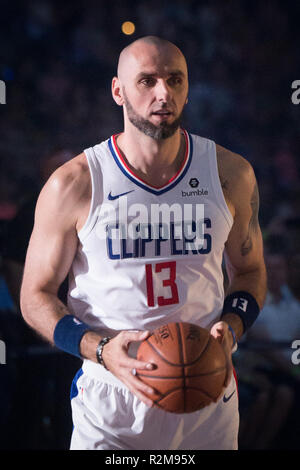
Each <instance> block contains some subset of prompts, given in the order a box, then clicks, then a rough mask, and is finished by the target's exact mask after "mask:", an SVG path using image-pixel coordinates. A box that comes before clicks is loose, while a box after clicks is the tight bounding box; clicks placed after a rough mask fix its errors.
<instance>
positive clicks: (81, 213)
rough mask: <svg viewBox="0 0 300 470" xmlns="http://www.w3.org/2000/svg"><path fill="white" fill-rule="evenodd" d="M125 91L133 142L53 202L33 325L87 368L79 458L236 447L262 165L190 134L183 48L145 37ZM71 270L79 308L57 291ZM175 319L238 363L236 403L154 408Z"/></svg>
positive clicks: (254, 311) (100, 153) (105, 151)
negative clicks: (238, 351) (239, 355)
mask: <svg viewBox="0 0 300 470" xmlns="http://www.w3.org/2000/svg"><path fill="white" fill-rule="evenodd" d="M112 95H113V99H114V100H115V102H116V103H117V104H118V105H119V106H122V107H123V112H124V130H123V132H121V133H119V134H116V135H113V136H112V137H110V138H109V139H108V140H106V141H104V142H102V143H100V144H97V145H95V146H93V147H90V148H88V149H86V150H85V151H84V152H83V153H81V154H80V155H78V156H77V157H75V158H74V159H72V160H71V161H70V162H68V163H66V164H65V165H63V166H62V167H61V168H59V169H58V170H57V171H55V172H54V173H53V175H52V176H51V177H50V179H49V180H48V182H47V183H46V185H45V186H44V188H43V189H42V191H41V193H40V196H39V200H38V203H37V207H36V215H35V225H34V229H33V233H32V236H31V240H30V243H29V248H28V252H27V259H26V264H25V270H24V278H23V284H22V289H21V308H22V312H23V316H24V318H25V320H26V321H27V322H28V323H29V324H30V325H31V326H32V327H33V328H34V329H35V330H37V331H38V332H39V333H40V334H41V335H42V336H43V337H44V338H46V339H47V340H48V341H50V342H51V343H53V344H55V345H56V346H57V347H59V348H61V349H63V350H64V351H67V352H69V353H71V354H74V355H78V356H80V357H82V358H83V365H82V369H80V371H79V372H78V374H77V375H76V377H75V379H74V382H73V386H72V395H71V396H72V411H73V421H74V430H73V434H72V440H71V449H103V450H106V449H236V448H237V434H238V424H239V416H238V393H237V388H236V381H235V379H234V376H233V367H232V360H231V355H232V350H233V349H234V348H236V342H237V341H238V340H239V338H240V337H241V336H242V334H243V333H244V332H245V331H246V329H247V328H249V327H251V324H252V323H253V322H254V321H255V319H256V317H257V315H258V313H259V310H260V309H261V307H262V305H263V303H264V298H265V291H266V287H265V285H266V276H265V265H264V260H263V248H262V237H261V232H260V228H259V223H258V206H259V197H258V189H257V184H256V180H255V176H254V172H253V169H252V167H251V166H250V164H249V163H248V162H247V161H246V160H245V159H244V158H243V157H241V156H239V155H236V154H234V153H232V152H231V151H229V150H226V149H225V148H222V147H221V146H219V145H216V144H215V143H214V142H212V141H210V140H208V139H206V138H202V137H199V136H196V135H191V134H189V133H188V132H187V131H186V130H184V129H182V128H181V127H180V122H181V115H182V111H183V109H184V106H185V104H186V103H187V99H188V70H187V64H186V61H185V58H184V56H183V54H182V52H181V51H180V50H179V49H178V48H177V47H176V46H175V45H174V44H172V43H170V42H168V41H166V40H163V39H160V38H157V37H144V38H141V39H138V40H136V41H135V42H133V43H132V44H130V45H129V46H128V47H126V48H125V49H124V50H123V51H122V53H121V54H120V58H119V63H118V72H117V76H116V77H114V78H113V80H112ZM175 203H176V207H175V206H174V204H175ZM168 208H169V209H170V208H172V210H170V211H169V214H167V215H169V216H170V217H169V219H168V217H167V216H166V214H165V213H163V211H164V210H165V212H168V211H167V210H166V209H168ZM158 209H161V213H160V214H158V215H159V216H160V217H162V218H160V219H159V217H158V215H157V211H158ZM197 211H198V212H197ZM154 219H155V220H154ZM159 220H160V221H161V222H158V221H159ZM180 229H181V232H180ZM224 249H225V251H224ZM223 253H225V259H226V266H227V272H228V277H229V281H230V285H229V290H228V292H227V293H226V294H227V295H226V298H225V299H224V289H223V274H222V259H223ZM68 274H69V299H68V307H67V306H65V305H64V304H63V303H61V302H60V301H59V299H58V297H57V292H58V288H59V286H60V284H61V283H62V282H63V280H64V279H65V277H66V276H67V275H68ZM175 321H176V322H180V321H187V322H190V323H195V324H198V325H200V326H201V327H204V328H207V329H208V330H209V331H210V332H211V334H212V335H213V336H214V337H215V338H217V339H218V340H219V341H220V342H221V344H222V345H223V348H224V351H225V354H226V357H227V362H228V367H227V378H226V381H225V384H224V394H223V393H222V396H221V397H220V398H219V399H218V400H217V401H216V402H214V403H212V404H210V405H209V406H207V407H206V408H204V409H202V410H200V411H197V412H195V413H191V414H173V413H168V412H165V411H163V410H161V409H159V408H157V407H156V406H153V399H152V398H151V393H152V389H151V388H150V387H149V386H147V385H145V384H143V382H142V381H141V380H140V379H139V378H138V377H137V376H136V375H135V370H136V369H151V368H153V367H155V365H153V364H148V363H146V362H143V361H138V360H137V359H136V357H135V351H136V346H137V345H138V344H139V342H140V341H142V340H144V339H146V338H147V337H148V336H149V335H150V333H151V331H153V330H154V329H155V328H157V327H159V326H162V325H164V324H166V323H169V322H175Z"/></svg>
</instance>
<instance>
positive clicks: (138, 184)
mask: <svg viewBox="0 0 300 470" xmlns="http://www.w3.org/2000/svg"><path fill="white" fill-rule="evenodd" d="M186 133H187V136H188V139H189V147H190V148H189V155H188V161H187V163H186V166H185V169H184V170H183V172H182V173H181V175H180V176H179V177H178V178H177V179H176V180H175V181H174V182H173V183H172V184H170V185H169V186H167V187H166V188H162V189H154V188H150V187H149V186H147V183H144V184H143V183H142V182H139V181H137V180H136V179H134V178H133V177H132V176H131V175H130V173H128V172H127V171H126V169H125V168H124V167H123V166H122V164H121V162H120V160H119V157H118V155H117V154H116V152H115V150H114V147H113V144H112V137H110V139H109V141H108V146H109V149H110V151H111V153H112V156H113V157H114V160H115V162H116V164H117V165H118V167H119V168H120V170H121V171H122V173H123V174H124V175H125V176H127V178H128V179H130V181H132V183H134V184H136V185H137V186H139V187H140V188H142V189H145V190H146V191H149V192H150V193H152V194H156V195H158V196H159V195H160V194H163V193H166V192H167V191H170V189H173V188H174V187H175V186H176V185H177V184H178V183H179V181H181V180H182V178H183V177H184V176H185V175H186V173H187V171H188V169H189V167H190V164H191V161H192V156H193V141H192V137H191V136H190V134H189V133H188V132H186Z"/></svg>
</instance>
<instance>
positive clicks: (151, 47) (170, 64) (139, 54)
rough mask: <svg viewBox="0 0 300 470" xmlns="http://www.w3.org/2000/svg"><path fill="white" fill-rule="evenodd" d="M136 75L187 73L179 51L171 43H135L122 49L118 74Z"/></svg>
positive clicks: (183, 59)
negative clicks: (158, 44)
mask: <svg viewBox="0 0 300 470" xmlns="http://www.w3.org/2000/svg"><path fill="white" fill-rule="evenodd" d="M125 71H126V75H127V74H130V75H131V76H132V75H134V76H137V75H140V74H145V75H156V74H158V75H160V74H175V73H176V74H180V75H186V74H187V67H186V62H185V58H184V56H183V54H182V53H181V51H180V50H179V49H178V48H177V47H176V46H174V45H173V44H168V43H167V44H163V45H160V46H159V47H158V46H157V45H155V44H147V43H143V42H139V43H135V44H133V45H132V46H131V47H130V48H128V49H127V50H125V51H123V55H122V57H120V61H119V68H118V74H119V73H120V74H122V72H125Z"/></svg>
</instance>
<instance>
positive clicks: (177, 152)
mask: <svg viewBox="0 0 300 470" xmlns="http://www.w3.org/2000/svg"><path fill="white" fill-rule="evenodd" d="M117 145H118V148H119V150H120V152H121V154H122V156H123V158H124V160H125V161H126V163H127V164H128V166H129V168H130V169H131V170H132V171H133V172H134V173H135V174H136V175H137V176H139V177H140V178H142V179H143V180H144V181H146V182H148V183H149V184H153V185H154V186H161V185H163V184H164V183H165V182H166V181H168V180H169V179H171V178H172V176H174V175H175V174H176V172H177V171H178V170H179V168H180V166H181V164H182V162H183V159H184V155H185V151H186V149H185V139H184V136H183V135H182V134H181V131H180V129H178V130H177V131H176V132H175V134H174V135H173V136H172V137H169V138H168V139H162V140H159V141H157V140H154V139H153V138H151V137H149V136H146V135H145V134H143V133H142V132H140V131H138V130H133V131H132V130H129V129H128V130H125V132H123V133H122V134H120V135H119V136H118V138H117Z"/></svg>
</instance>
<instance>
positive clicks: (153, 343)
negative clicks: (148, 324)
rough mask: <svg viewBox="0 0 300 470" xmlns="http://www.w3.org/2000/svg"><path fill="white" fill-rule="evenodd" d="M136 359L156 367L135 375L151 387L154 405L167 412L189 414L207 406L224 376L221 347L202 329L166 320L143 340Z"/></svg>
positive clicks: (224, 367) (220, 389)
mask: <svg viewBox="0 0 300 470" xmlns="http://www.w3.org/2000/svg"><path fill="white" fill-rule="evenodd" d="M137 359H138V360H141V361H147V362H152V363H154V364H155V365H156V368H155V369H153V370H151V371H148V370H137V371H136V375H137V376H138V377H139V378H140V379H141V380H142V381H143V382H145V383H146V384H147V385H149V386H151V387H152V388H153V389H154V390H155V394H154V396H153V395H151V396H150V395H149V398H151V399H153V402H154V404H155V406H157V407H159V408H161V409H163V410H165V411H169V412H171V413H191V412H194V411H197V410H200V409H201V408H204V407H205V406H207V405H209V404H210V403H211V402H212V401H213V400H215V399H216V398H217V397H218V396H219V395H220V393H221V391H222V388H223V385H224V381H225V376H226V359H225V354H224V351H223V348H222V346H221V345H220V343H219V342H218V341H217V340H216V339H215V338H214V337H213V336H212V335H211V334H210V332H209V331H208V330H206V329H204V328H201V327H199V326H197V325H194V324H191V323H169V324H167V325H165V326H162V327H160V328H158V329H156V330H155V331H154V332H153V333H152V335H151V336H150V337H149V338H147V339H146V340H145V341H143V342H142V343H141V344H140V346H139V348H138V351H137Z"/></svg>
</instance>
